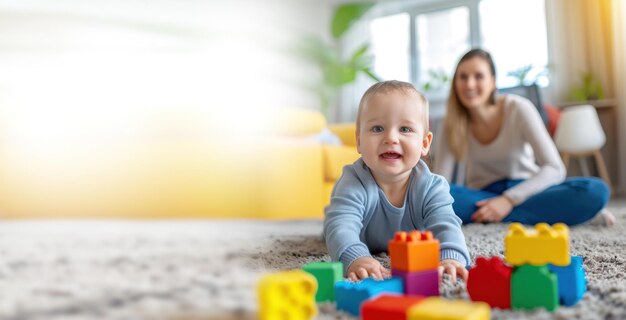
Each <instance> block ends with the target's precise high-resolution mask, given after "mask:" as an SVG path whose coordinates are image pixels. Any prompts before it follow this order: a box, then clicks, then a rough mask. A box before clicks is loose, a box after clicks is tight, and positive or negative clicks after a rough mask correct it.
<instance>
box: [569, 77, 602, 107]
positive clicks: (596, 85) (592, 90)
mask: <svg viewBox="0 0 626 320" xmlns="http://www.w3.org/2000/svg"><path fill="white" fill-rule="evenodd" d="M580 80H581V85H580V86H577V87H574V88H572V91H571V92H570V98H572V99H573V100H574V101H588V100H601V99H604V90H603V89H602V84H601V83H600V81H598V80H596V78H595V77H594V76H593V74H592V73H591V72H581V73H580Z"/></svg>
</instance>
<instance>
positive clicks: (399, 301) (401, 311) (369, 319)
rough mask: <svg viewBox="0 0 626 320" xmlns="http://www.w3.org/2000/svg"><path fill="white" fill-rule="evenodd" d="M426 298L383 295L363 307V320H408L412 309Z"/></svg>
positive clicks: (368, 301) (366, 302)
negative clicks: (408, 314) (408, 313)
mask: <svg viewBox="0 0 626 320" xmlns="http://www.w3.org/2000/svg"><path fill="white" fill-rule="evenodd" d="M423 299H424V297H420V296H400V295H389V294H383V295H380V296H378V297H376V298H374V299H371V300H367V301H365V302H363V304H362V305H361V320H383V319H384V320H406V318H407V311H408V310H409V308H410V307H412V306H414V305H416V304H418V303H419V302H420V301H422V300H423Z"/></svg>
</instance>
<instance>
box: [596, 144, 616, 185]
mask: <svg viewBox="0 0 626 320" xmlns="http://www.w3.org/2000/svg"><path fill="white" fill-rule="evenodd" d="M593 158H594V160H595V162H596V166H598V173H599V174H600V177H601V178H602V179H603V180H604V182H606V184H607V185H608V186H609V191H611V189H612V186H611V178H610V177H609V172H608V170H607V169H606V165H605V164H604V158H602V153H600V150H596V151H594V152H593Z"/></svg>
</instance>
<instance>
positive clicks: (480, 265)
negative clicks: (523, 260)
mask: <svg viewBox="0 0 626 320" xmlns="http://www.w3.org/2000/svg"><path fill="white" fill-rule="evenodd" d="M512 272H513V268H512V267H509V266H507V265H505V264H504V262H502V259H500V258H498V257H491V258H485V257H478V258H476V266H474V267H473V268H472V269H470V271H469V278H468V279H467V292H468V293H469V295H470V298H471V299H472V301H484V302H487V303H488V304H489V305H490V306H491V307H492V308H501V309H510V308H511V274H512Z"/></svg>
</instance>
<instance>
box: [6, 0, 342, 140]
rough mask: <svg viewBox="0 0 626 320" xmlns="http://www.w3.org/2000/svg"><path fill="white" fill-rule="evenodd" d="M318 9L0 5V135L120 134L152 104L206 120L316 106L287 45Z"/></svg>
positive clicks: (303, 4)
mask: <svg viewBox="0 0 626 320" xmlns="http://www.w3.org/2000/svg"><path fill="white" fill-rule="evenodd" d="M330 10H331V7H330V4H329V3H328V2H327V1H315V0H302V1H280V0H261V1H255V0H228V1H227V0H224V1H211V0H187V1H177V0H131V1H129V0H89V1H86V0H65V1H44V0H23V1H22V0H16V1H2V2H0V70H2V72H0V115H2V118H3V119H2V120H0V121H1V122H2V125H3V127H4V128H3V129H2V130H1V131H0V135H2V134H4V136H5V137H7V136H8V137H12V138H16V139H17V138H19V139H17V140H15V139H14V140H15V141H17V142H19V141H23V139H27V140H28V139H31V138H33V139H39V140H41V139H44V138H45V137H47V138H45V139H49V138H50V137H56V138H58V139H59V140H64V139H68V138H72V139H75V138H78V137H81V136H85V135H86V136H91V137H92V138H93V137H98V136H110V135H121V136H124V135H128V134H133V132H135V133H136V131H137V130H141V129H140V128H139V127H141V119H142V117H144V116H146V114H147V113H146V110H150V111H149V112H152V111H154V110H155V109H159V110H164V111H163V112H165V113H172V112H174V113H175V111H173V110H181V109H182V110H184V109H186V108H191V109H194V110H196V109H200V110H203V111H202V112H203V113H204V114H205V115H206V117H207V119H206V123H205V125H206V126H210V125H214V124H216V123H221V122H222V121H221V120H222V119H220V120H219V121H218V120H215V118H220V117H235V118H241V117H245V118H251V119H253V120H254V119H255V114H256V115H257V116H268V115H267V113H268V112H265V110H267V109H269V108H273V107H278V106H280V107H293V106H298V107H306V108H318V102H317V98H316V96H315V95H313V94H311V93H310V92H309V91H308V90H307V89H305V88H304V87H303V86H302V84H304V83H307V82H309V81H311V79H314V78H315V77H319V72H318V70H317V69H316V68H315V67H313V66H311V65H308V64H307V63H304V62H302V61H301V60H298V59H295V58H293V55H291V54H289V53H288V49H289V48H290V47H292V46H293V45H294V44H295V43H296V41H297V40H298V39H299V38H301V37H302V35H304V34H316V35H325V34H327V33H328V32H327V25H328V24H329V22H328V20H329V17H330ZM209 118H213V120H211V119H209ZM175 125H179V126H185V123H179V124H175ZM200 125H203V124H202V123H200ZM20 139H21V140H20Z"/></svg>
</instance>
